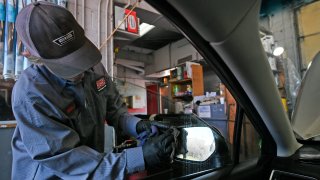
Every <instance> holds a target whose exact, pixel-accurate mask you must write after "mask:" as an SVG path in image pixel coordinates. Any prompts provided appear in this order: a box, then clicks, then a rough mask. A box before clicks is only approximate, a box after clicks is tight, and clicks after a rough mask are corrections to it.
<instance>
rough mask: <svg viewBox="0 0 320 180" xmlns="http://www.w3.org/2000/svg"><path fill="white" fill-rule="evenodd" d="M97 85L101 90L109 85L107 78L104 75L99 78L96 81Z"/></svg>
mask: <svg viewBox="0 0 320 180" xmlns="http://www.w3.org/2000/svg"><path fill="white" fill-rule="evenodd" d="M96 86H97V90H98V91H101V90H102V89H104V88H105V87H106V86H107V83H106V79H105V78H104V77H102V78H100V79H98V80H97V81H96Z"/></svg>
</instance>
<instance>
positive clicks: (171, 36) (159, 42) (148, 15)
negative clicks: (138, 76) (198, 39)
mask: <svg viewBox="0 0 320 180" xmlns="http://www.w3.org/2000/svg"><path fill="white" fill-rule="evenodd" d="M115 5H117V6H120V7H124V6H125V4H123V3H121V2H115ZM129 9H130V7H129ZM135 11H136V13H137V16H138V17H139V18H140V23H143V22H144V23H148V24H151V25H154V26H155V28H153V29H152V30H150V31H149V32H148V33H146V34H145V35H144V36H142V37H139V36H134V35H128V34H125V33H123V32H118V33H116V35H115V38H114V46H115V47H118V48H119V49H120V50H128V48H127V47H128V46H130V47H134V48H130V51H134V52H136V53H143V52H148V54H150V53H152V52H153V51H155V50H157V49H160V48H161V47H164V46H165V45H167V44H169V43H171V42H175V41H178V40H180V39H182V38H183V35H182V34H180V33H179V31H178V30H177V29H176V28H175V27H174V26H172V25H171V24H170V23H169V21H168V20H167V19H166V18H164V17H163V16H162V15H161V14H159V13H158V12H156V11H155V10H152V11H150V9H148V10H147V9H144V8H143V7H141V8H136V9H135ZM139 48H143V49H148V50H150V51H141V50H139Z"/></svg>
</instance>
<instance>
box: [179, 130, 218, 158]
mask: <svg viewBox="0 0 320 180" xmlns="http://www.w3.org/2000/svg"><path fill="white" fill-rule="evenodd" d="M180 132H181V134H180V136H181V138H180V141H181V146H182V147H181V148H182V149H183V151H184V152H181V154H177V155H176V158H179V159H184V160H190V161H197V162H202V161H205V160H207V159H208V158H209V157H210V156H211V155H212V154H213V153H214V151H215V149H216V145H215V143H216V142H215V139H214V136H213V133H212V130H211V129H210V128H209V127H189V128H183V129H181V131H180Z"/></svg>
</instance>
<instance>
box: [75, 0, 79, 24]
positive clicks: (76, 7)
mask: <svg viewBox="0 0 320 180" xmlns="http://www.w3.org/2000/svg"><path fill="white" fill-rule="evenodd" d="M77 9H78V0H74V18H75V19H76V20H77Z"/></svg>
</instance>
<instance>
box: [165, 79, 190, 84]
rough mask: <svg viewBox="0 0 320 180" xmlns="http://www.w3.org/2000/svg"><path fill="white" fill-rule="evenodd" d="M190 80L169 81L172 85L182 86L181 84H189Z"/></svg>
mask: <svg viewBox="0 0 320 180" xmlns="http://www.w3.org/2000/svg"><path fill="white" fill-rule="evenodd" d="M191 81H192V79H190V78H188V79H182V80H172V81H169V82H170V83H172V84H183V83H187V82H191Z"/></svg>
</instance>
